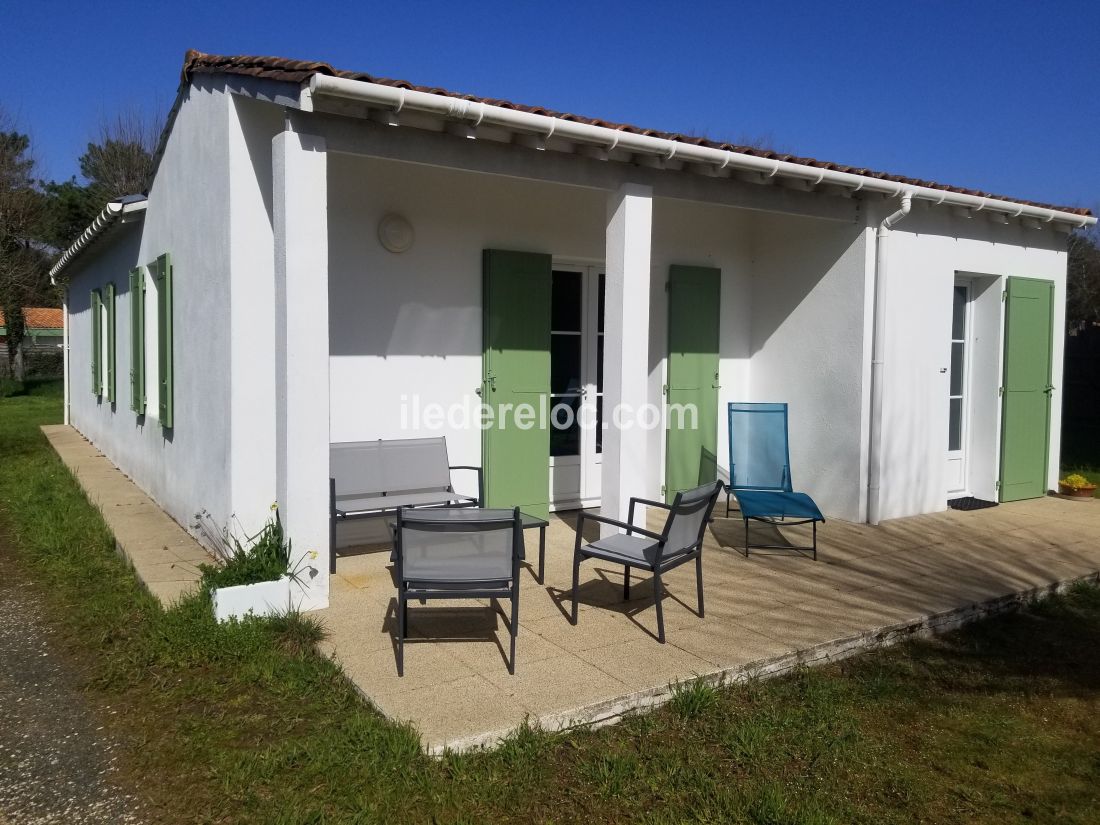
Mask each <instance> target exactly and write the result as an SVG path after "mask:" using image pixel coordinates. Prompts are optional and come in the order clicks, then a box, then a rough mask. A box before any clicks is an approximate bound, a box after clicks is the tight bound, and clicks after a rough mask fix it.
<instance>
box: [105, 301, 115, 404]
mask: <svg viewBox="0 0 1100 825" xmlns="http://www.w3.org/2000/svg"><path fill="white" fill-rule="evenodd" d="M106 292H107V387H106V393H105V394H106V396H107V400H108V401H110V402H111V403H112V404H113V403H115V285H114V283H113V282H112V283H109V284H107V286H106Z"/></svg>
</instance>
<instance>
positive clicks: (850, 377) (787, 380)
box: [328, 154, 867, 519]
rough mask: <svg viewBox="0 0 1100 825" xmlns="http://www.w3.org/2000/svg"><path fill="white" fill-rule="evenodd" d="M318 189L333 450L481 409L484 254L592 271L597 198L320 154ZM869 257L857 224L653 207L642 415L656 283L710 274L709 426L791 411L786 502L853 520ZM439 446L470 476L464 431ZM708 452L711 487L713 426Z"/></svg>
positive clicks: (660, 330) (659, 297)
mask: <svg viewBox="0 0 1100 825" xmlns="http://www.w3.org/2000/svg"><path fill="white" fill-rule="evenodd" d="M328 184H329V194H330V211H329V220H330V224H329V243H330V278H331V286H330V295H329V301H330V312H331V319H330V342H331V366H330V374H331V422H332V426H331V432H332V439H333V440H334V441H345V440H348V441H350V440H360V439H372V438H398V437H403V436H404V437H408V436H410V435H413V434H415V433H417V432H418V431H417V430H416V429H415V428H414V427H412V426H411V425H410V422H408V421H406V422H403V421H402V396H407V398H408V403H407V405H406V409H411V407H410V406H408V405H411V398H412V396H413V395H414V394H415V395H417V396H418V397H419V402H420V404H421V405H425V404H428V403H439V404H443V405H448V404H451V403H454V402H458V401H461V400H462V399H463V398H466V399H468V400H469V401H470V403H471V404H475V403H476V402H477V400H478V399H477V396H476V395H475V394H474V391H475V390H476V388H477V387H478V386H479V385H480V381H481V334H482V332H481V252H482V250H483V249H485V248H503V249H519V250H528V251H541V252H547V253H550V254H552V255H554V256H555V258H557V259H561V260H569V261H573V262H592V263H599V262H601V261H602V258H603V255H604V231H605V223H606V197H607V196H606V195H605V194H604V193H603V192H601V191H597V190H586V189H581V188H577V187H566V186H554V185H551V184H545V183H533V182H525V181H518V180H514V179H508V178H503V177H493V176H486V175H475V174H471V173H464V172H456V171H448V170H441V169H437V168H431V167H426V166H417V165H412V164H406V163H399V162H393V161H383V160H375V159H366V158H361V157H353V156H349V155H341V154H331V155H330V163H329V179H328ZM387 212H397V213H399V214H402V215H404V216H405V217H406V218H408V219H409V221H410V222H411V223H412V225H413V227H414V230H415V232H416V240H415V243H414V245H413V247H412V249H411V250H410V251H408V252H406V253H403V254H393V253H389V252H387V251H385V250H384V249H383V248H382V246H381V245H380V243H379V242H378V239H377V236H376V227H377V224H378V220H379V219H380V218H381V217H382V216H383V215H384V214H386V213H387ZM866 254H867V249H866V244H865V234H864V231H863V229H862V225H860V226H857V225H855V224H853V223H851V222H841V221H825V220H820V219H793V218H791V219H787V218H778V217H769V216H766V215H764V214H763V213H752V212H748V211H745V210H739V209H736V208H732V207H727V206H718V205H711V204H702V203H695V202H690V201H683V200H674V199H669V198H656V199H655V201H654V217H653V248H652V275H651V281H650V290H651V304H650V319H649V325H650V336H651V337H650V341H651V344H650V353H649V370H650V376H649V385H650V390H649V400H650V402H651V403H653V404H656V405H662V404H663V401H664V398H663V395H662V385H663V383H664V381H665V354H666V348H667V320H666V314H667V311H668V309H667V294H666V292H665V282H666V281H667V278H668V268H669V266H670V265H671V264H673V263H679V264H697V265H702V266H713V267H717V268H719V269H721V270H722V276H723V277H722V299H721V300H722V308H721V332H720V356H721V360H720V384H721V390H720V393H719V404H720V409H721V410H723V411H724V409H725V406H726V403H727V402H729V401H734V400H787V401H789V402H791V404H792V450H793V453H794V456H795V458H794V461H795V465H796V467H797V468H798V473H799V476H798V479H799V484H800V487H801V488H803V489H807V490H809V491H811V492H812V493H814V494H815V495H816V496H818V497H819V499H820V501H821V503H822V506H823V507H824V508H825V509H826V511H827V512H828V513H829V514H830V515H834V516H838V517H843V518H852V519H855V518H858V517H859V513H860V495H861V489H862V487H861V483H860V478H861V476H860V473H861V471H862V469H861V468H862V467H863V463H865V462H862V461H861V455H862V452H861V451H862V449H863V447H862V439H861V432H862V430H861V428H862V426H863V419H862V409H863V406H864V393H865V366H866V365H865V360H866V359H865V358H864V353H863V348H864V346H865V343H866V342H865V339H864V329H863V325H864V319H863V310H864V281H865V278H866V269H865V267H866ZM807 340H810V341H813V351H814V357H813V358H807V344H806V342H807ZM750 374H751V376H752V377H751V378H750ZM441 432H443V433H445V434H446V435H447V438H448V444H449V446H450V451H451V458H452V461H453V462H454V463H479V461H480V455H481V434H480V432H479V431H478V430H477V429H476V428H473V427H447V428H445V429H444V430H442V431H441ZM717 436H718V452H719V465H720V468H721V472H722V473H723V474H724V473H725V471H726V464H727V459H726V455H727V428H726V421H725V415H724V413H723V414H720V415H719V416H718V433H717ZM647 451H648V455H649V464H648V466H649V470H648V473H647V476H646V478H644V479H638V482H637V487H636V492H637V494H638V495H646V496H651V497H657V496H659V495H660V488H661V485H662V484H663V482H664V431H663V430H661V429H656V430H653V431H652V432H651V435H650V438H649V443H648V447H647Z"/></svg>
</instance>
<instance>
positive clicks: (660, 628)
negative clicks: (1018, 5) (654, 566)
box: [653, 570, 665, 644]
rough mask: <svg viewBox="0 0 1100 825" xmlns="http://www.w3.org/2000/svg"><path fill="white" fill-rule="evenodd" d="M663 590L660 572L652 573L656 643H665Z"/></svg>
mask: <svg viewBox="0 0 1100 825" xmlns="http://www.w3.org/2000/svg"><path fill="white" fill-rule="evenodd" d="M664 595H665V588H664V585H662V584H661V571H659V570H654V571H653V600H654V602H655V603H656V605H657V641H658V642H660V643H661V644H664V643H665V612H664V610H662V609H661V602H662V601H663V600H664Z"/></svg>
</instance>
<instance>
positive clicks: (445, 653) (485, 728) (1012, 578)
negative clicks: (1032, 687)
mask: <svg viewBox="0 0 1100 825" xmlns="http://www.w3.org/2000/svg"><path fill="white" fill-rule="evenodd" d="M658 518H660V516H658ZM651 526H659V525H656V524H651ZM593 527H595V525H593ZM753 529H755V530H758V531H768V533H769V534H770V535H757V536H754V541H755V540H756V539H757V538H761V539H763V538H767V539H768V540H769V542H768V543H779V541H777V540H776V539H777V536H776V535H775V534H774V532H775V528H771V527H767V526H764V525H761V526H759V527H755V526H754V528H753ZM808 531H809V527H808V526H807V527H801V528H789V529H786V530H783V531H781V535H782V536H783V538H784V540H786V541H790V542H792V543H796V544H797V543H804V542H805V539H806V537H807V536H806V535H804V534H803V533H805V534H808ZM586 532H587V531H586ZM1098 534H1100V506H1097V505H1095V504H1091V503H1089V504H1080V503H1075V502H1066V501H1062V500H1058V499H1038V500H1033V501H1025V502H1018V503H1014V504H1010V505H1002V506H1000V507H997V508H992V509H988V510H980V511H974V512H956V511H947V512H944V513H937V514H932V515H926V516H918V517H915V518H909V519H899V520H896V521H891V522H885V523H883V524H882V525H881V526H879V527H871V526H868V525H861V524H851V523H847V522H840V521H830V522H828V523H827V524H825V525H824V526H823V527H821V528H819V531H818V538H819V551H820V560H819V561H817V562H816V563H815V562H813V561H811V560H810V559H809V558H807V557H806V556H805V555H803V554H801V553H799V552H797V551H791V552H786V551H783V550H771V551H756V550H754V551H753V552H752V554H751V555H750V556H749V557H748V558H746V557H745V555H744V526H743V523H742V522H741V521H740V520H739V519H725V518H716V519H715V520H714V522H713V523H712V525H711V529H710V531H709V532H708V535H707V540H706V545H705V551H704V556H703V559H704V584H705V588H706V617H705V618H700V617H699V616H698V615H697V614H696V612H695V583H694V565H685V566H684V567H682V568H679V569H677V570H675V571H673V572H671V573H670V574H668V575H667V576H666V590H667V596H666V601H665V620H666V631H667V638H668V644H666V645H660V644H658V643H657V641H656V617H655V612H654V610H653V588H652V586H651V584H650V580H649V579H648V578H641V577H639V575H638V574H637V573H635V574H634V577H633V578H634V581H633V583H632V587H631V598H630V599H629V600H628V601H623V590H622V569H621V568H616V567H614V566H612V565H605V564H602V563H600V562H598V561H595V562H586V563H585V564H583V565H582V568H581V579H580V581H581V587H580V605H581V606H580V617H579V622H578V625H577V627H573V626H572V625H571V624H569V621H568V619H567V611H568V607H569V588H570V584H571V577H572V567H571V564H572V551H573V543H574V540H575V526H574V522H573V519H572V518H571V517H570V516H569V514H562V515H560V516H554V517H552V518H551V524H550V527H549V529H548V530H547V537H546V539H547V564H546V583H545V585H539V584H538V583H537V582H536V581H535V578H534V574H533V572H532V570H531V569H528V570H525V571H524V574H523V576H522V590H521V596H520V630H519V638H518V654H517V666H516V675H515V676H509V674H508V672H507V669H506V666H505V661H506V650H507V636H508V633H507V619H506V618H505V616H504V615H503V612H502V611H501V610H499V609H494V607H493V606H492V605H490V604H489V603H488V602H485V603H484V604H483V605H481V606H478V605H477V604H476V603H473V602H469V601H466V602H455V603H453V604H451V603H448V602H435V603H432V604H430V605H429V606H427V607H425V606H420V605H418V604H415V603H413V604H411V605H410V609H409V620H410V641H411V643H410V644H409V645H408V646H407V647H406V662H405V674H406V675H405V676H404V677H403V678H399V677H398V676H397V670H396V666H395V660H394V645H395V642H394V627H395V623H394V611H395V605H396V599H395V594H396V588H395V585H394V581H393V577H392V565H391V564H390V561H389V553H388V552H385V551H383V550H381V549H379V548H376V549H374V550H372V551H370V552H361V553H359V554H352V555H346V556H341V559H340V562H339V566H338V573H337V575H336V577H334V579H333V581H332V606H331V607H330V608H329V609H328V610H326V611H324V612H323V613H321V614H320V615H321V616H322V617H323V619H324V621H325V623H326V625H327V628H328V630H329V637H328V639H327V640H326V641H325V642H323V643H322V648H323V650H324V652H326V653H328V654H331V655H333V656H335V658H336V660H337V661H338V662H339V663H340V664H341V665H342V667H343V668H344V670H345V672H346V673H347V675H348V677H349V678H350V679H351V680H352V681H353V682H354V683H355V684H356V686H357V687H358V688H359V689H360V690H361V691H362V693H363V694H364V695H365V696H366V697H367V698H369V699H370V701H371V702H373V703H374V704H376V705H377V706H378V707H379V708H380V709H381V710H382V711H383V712H384V713H386V714H387V715H389V716H392V717H394V718H397V719H402V720H408V721H411V722H412V723H413V724H415V725H416V726H417V728H418V729H419V730H420V732H421V733H422V735H423V737H424V744H425V746H426V747H427V748H428V749H430V750H438V749H440V748H441V747H443V746H444V745H449V746H454V747H468V746H471V745H477V744H486V743H491V742H492V741H494V740H495V738H496V737H498V736H499V735H502V734H504V733H505V732H507V731H508V730H510V729H512V728H514V727H516V726H517V725H519V724H520V723H522V722H523V720H524V718H525V717H530V718H531V720H532V721H536V720H537V721H539V722H541V723H542V724H543V725H545V726H546V727H560V726H564V725H569V724H577V723H585V722H599V721H605V720H612V719H614V718H617V717H618V716H619V715H621V714H622V713H623V712H626V711H628V710H630V709H632V708H635V707H645V706H649V705H652V704H656V703H659V702H661V701H663V699H664V698H667V695H668V685H669V683H670V682H673V681H676V680H684V679H691V678H693V677H695V676H701V675H708V676H709V675H713V676H714V677H715V678H718V677H723V678H744V677H745V676H746V675H751V674H752V673H754V672H758V673H761V674H766V673H772V672H780V671H782V670H784V669H789V668H790V667H793V666H795V665H797V664H799V663H801V662H815V661H823V660H827V659H830V658H836V657H839V656H842V655H847V654H850V653H852V652H855V651H857V650H859V649H863V648H866V647H868V646H874V645H876V644H881V643H883V642H884V641H890V640H892V639H893V638H901V637H903V636H905V635H908V634H910V633H912V632H915V631H922V630H928V629H930V628H932V629H934V628H935V627H936V626H937V625H938V624H943V625H944V626H947V625H949V624H950V623H951V622H958V621H959V620H961V619H964V618H967V617H970V616H976V615H980V614H981V613H982V612H983V609H984V608H982V607H981V606H982V605H984V604H985V603H988V602H996V601H997V600H1004V599H1005V597H1012V596H1014V594H1018V593H1026V592H1032V591H1036V590H1038V589H1042V588H1047V587H1050V586H1052V585H1055V584H1057V583H1059V582H1065V581H1069V580H1075V579H1078V578H1081V577H1085V576H1095V575H1096V574H1097V571H1098V570H1100V541H1098V540H1097V538H1096V536H1097V535H1098ZM593 537H594V535H593ZM586 538H590V537H586ZM527 542H528V545H527V550H528V559H529V561H532V562H534V561H535V559H534V555H535V553H533V552H532V550H533V549H535V547H537V545H536V543H535V540H534V534H533V533H528V536H527ZM499 607H504V608H507V605H501V606H499Z"/></svg>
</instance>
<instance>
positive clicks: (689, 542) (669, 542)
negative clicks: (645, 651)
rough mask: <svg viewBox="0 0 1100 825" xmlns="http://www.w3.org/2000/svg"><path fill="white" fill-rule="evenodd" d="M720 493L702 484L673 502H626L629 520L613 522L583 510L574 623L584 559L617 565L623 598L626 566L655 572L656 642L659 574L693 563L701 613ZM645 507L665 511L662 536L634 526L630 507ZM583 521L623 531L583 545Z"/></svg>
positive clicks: (661, 627)
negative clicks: (711, 522) (711, 521)
mask: <svg viewBox="0 0 1100 825" xmlns="http://www.w3.org/2000/svg"><path fill="white" fill-rule="evenodd" d="M721 491H722V484H721V482H717V481H716V482H714V483H713V484H704V485H703V486H701V487H696V488H695V489H693V490H685V491H683V492H680V493H677V494H676V498H675V499H674V500H673V502H672V503H671V504H666V503H664V502H661V501H651V500H649V499H644V498H632V499H630V510H629V515H628V516H627V520H628V522H621V521H616V520H615V519H612V518H608V517H607V516H597V515H591V514H589V513H585V512H584V511H581V515H580V518H579V519H578V520H577V543H576V545H575V546H574V548H573V615H572V619H571V621H572V623H573V624H574V625H575V624H576V623H577V588H578V585H579V581H580V568H581V562H582V561H584V560H585V559H601V560H603V561H609V562H612V563H613V564H621V565H623V567H624V568H625V570H624V571H623V599H624V600H626V599H629V598H630V568H631V567H637V568H639V569H641V570H648V571H649V572H651V573H652V574H653V599H654V603H655V605H656V607H657V640H658V641H659V642H661V644H664V642H665V617H664V611H663V610H662V609H661V600H662V598H663V597H664V590H663V586H662V584H661V576H662V575H663V574H665V573H667V572H668V571H669V570H672V569H673V568H675V567H679V566H680V565H681V564H685V563H686V562H689V561H691V560H692V559H694V560H695V583H696V590H697V591H698V598H699V616H700V617H702V615H703V534H704V533H705V532H706V529H707V519H708V517H709V516H710V511H711V509H712V508H713V507H714V502H715V501H717V500H718V494H719V493H720V492H721ZM636 504H647V505H649V506H651V507H660V508H662V509H665V510H668V511H669V513H668V519H667V520H666V521H665V526H664V529H663V530H662V531H661V532H660V533H654V532H652V531H650V530H646V529H644V528H641V527H637V526H635V525H634V506H635V505H636ZM585 521H598V522H600V523H601V524H610V525H613V526H615V527H619V528H621V529H623V530H626V533H616V534H614V535H611V536H606V537H604V538H601V539H599V540H598V541H594V542H592V543H591V544H586V545H584V546H583V547H582V546H581V535H582V534H583V532H584V522H585Z"/></svg>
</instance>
